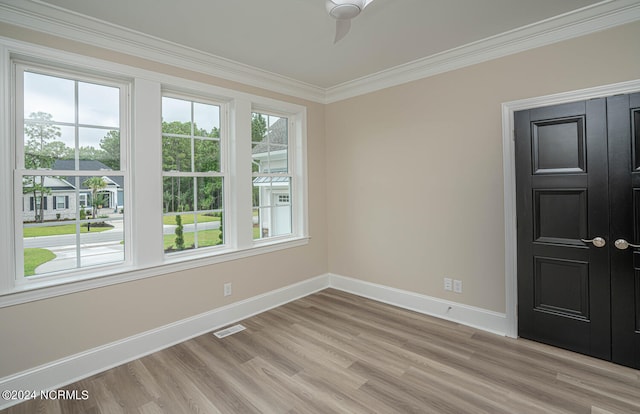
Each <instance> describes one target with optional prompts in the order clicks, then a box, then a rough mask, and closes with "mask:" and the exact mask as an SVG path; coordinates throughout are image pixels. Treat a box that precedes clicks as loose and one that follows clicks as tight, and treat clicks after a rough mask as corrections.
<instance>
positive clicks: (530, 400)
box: [0, 289, 640, 414]
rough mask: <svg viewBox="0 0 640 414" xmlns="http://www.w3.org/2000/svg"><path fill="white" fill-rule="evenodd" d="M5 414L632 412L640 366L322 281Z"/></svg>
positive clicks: (639, 400) (637, 407)
mask: <svg viewBox="0 0 640 414" xmlns="http://www.w3.org/2000/svg"><path fill="white" fill-rule="evenodd" d="M242 324H243V325H244V326H245V327H246V328H247V329H246V330H244V331H242V332H239V333H236V334H234V335H231V336H229V337H226V338H223V339H219V338H217V337H215V336H214V335H212V334H211V333H208V334H205V335H201V336H199V337H196V338H193V339H191V340H189V341H186V342H183V343H181V344H178V345H175V346H172V347H170V348H167V349H164V350H162V351H159V352H156V353H154V354H151V355H148V356H146V357H143V358H140V359H138V360H135V361H132V362H129V363H127V364H124V365H122V366H119V367H116V368H113V369H111V370H108V371H105V372H103V373H100V374H97V375H94V376H92V377H89V378H86V379H84V380H82V381H79V382H77V383H74V384H70V385H69V386H67V387H65V389H67V390H78V391H82V390H86V391H87V392H88V393H89V399H87V400H40V399H36V400H31V401H26V402H24V403H22V404H19V405H16V406H13V407H11V408H9V409H6V410H4V411H1V412H0V413H1V414H15V413H29V414H33V413H42V414H70V413H85V414H106V413H110V414H111V413H114V414H115V413H118V414H120V413H136V414H175V413H198V414H201V413H224V414H227V413H233V414H235V413H269V414H271V413H274V414H280V413H291V414H293V413H301V414H315V413H320V414H325V413H349V414H358V413H366V414H371V413H376V414H393V413H433V414H447V413H451V414H464V413H474V414H483V413H484V414H511V413H517V414H530V413H535V414H538V413H540V414H542V413H545V414H569V413H570V414H576V413H584V414H632V413H640V371H638V370H633V369H630V368H626V367H621V366H618V365H614V364H611V363H608V362H606V361H601V360H596V359H593V358H590V357H587V356H584V355H578V354H574V353H572V352H569V351H566V350H561V349H556V348H553V347H550V346H548V345H544V344H539V343H535V342H531V341H527V340H522V339H511V338H504V337H500V336H498V335H493V334H490V333H487V332H482V331H478V330H476V329H473V328H470V327H466V326H462V325H458V324H456V323H453V322H450V321H445V320H441V319H437V318H433V317H429V316H425V315H422V314H419V313H416V312H411V311H408V310H403V309H399V308H395V307H393V306H389V305H386V304H383V303H379V302H375V301H372V300H369V299H366V298H363V297H358V296H354V295H352V294H349V293H345V292H340V291H336V290H333V289H326V290H324V291H321V292H318V293H316V294H313V295H310V296H307V297H305V298H302V299H299V300H296V301H294V302H291V303H288V304H286V305H283V306H281V307H278V308H276V309H272V310H270V311H267V312H264V313H262V314H259V315H256V316H254V317H251V318H249V319H247V320H245V321H242Z"/></svg>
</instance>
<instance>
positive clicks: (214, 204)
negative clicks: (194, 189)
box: [197, 177, 223, 211]
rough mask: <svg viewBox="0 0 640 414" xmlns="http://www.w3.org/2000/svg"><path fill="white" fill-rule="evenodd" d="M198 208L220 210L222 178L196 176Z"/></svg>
mask: <svg viewBox="0 0 640 414" xmlns="http://www.w3.org/2000/svg"><path fill="white" fill-rule="evenodd" d="M197 184H198V210H199V211H203V210H222V206H223V203H222V178H221V177H198V178H197Z"/></svg>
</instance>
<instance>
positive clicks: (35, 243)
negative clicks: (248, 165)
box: [24, 221, 220, 248]
mask: <svg viewBox="0 0 640 414" xmlns="http://www.w3.org/2000/svg"><path fill="white" fill-rule="evenodd" d="M112 224H113V225H114V228H113V229H111V230H106V231H101V232H89V233H82V234H81V235H80V242H81V243H82V244H94V243H107V242H120V241H122V240H123V232H122V225H123V223H122V221H114V222H113V223H112ZM219 228H220V222H219V221H210V222H207V223H199V224H198V229H200V230H208V229H219ZM194 230H195V225H193V224H185V225H184V232H185V233H190V232H193V231H194ZM175 231H176V226H171V225H168V226H163V234H175ZM75 244H76V235H75V234H64V235H61V236H41V237H27V238H25V239H24V247H40V248H51V247H53V248H55V247H61V246H69V245H75Z"/></svg>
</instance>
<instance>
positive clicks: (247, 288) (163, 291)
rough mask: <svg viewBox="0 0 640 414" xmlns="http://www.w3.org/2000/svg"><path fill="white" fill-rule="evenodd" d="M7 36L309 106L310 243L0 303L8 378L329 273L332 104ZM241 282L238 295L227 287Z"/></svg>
mask: <svg viewBox="0 0 640 414" xmlns="http://www.w3.org/2000/svg"><path fill="white" fill-rule="evenodd" d="M0 36H5V37H11V38H15V39H19V40H25V41H29V42H32V43H39V44H43V45H47V46H52V47H56V48H60V49H64V50H69V51H73V52H77V53H83V54H86V55H89V56H94V57H98V58H102V59H107V60H112V61H116V62H119V63H124V64H128V65H131V66H138V67H142V68H145V69H150V70H154V71H156V72H164V73H168V74H171V75H175V76H181V77H184V78H188V79H192V80H197V81H200V82H205V83H210V84H214V85H217V86H222V87H227V88H233V89H236V90H239V91H243V92H249V93H253V94H257V95H263V96H268V97H270V98H274V99H280V100H284V101H288V102H293V103H297V104H301V105H306V106H307V123H308V130H307V146H308V170H309V227H310V235H311V237H312V239H311V241H310V243H309V244H308V245H307V246H304V247H298V248H294V249H288V250H283V251H279V252H275V253H270V254H264V255H259V256H254V257H251V258H248V259H243V260H235V261H230V262H226V263H222V264H219V265H215V266H207V267H202V268H198V269H194V270H190V271H185V272H180V273H176V274H169V275H165V276H158V277H153V278H148V279H144V280H139V281H135V282H129V283H123V284H119V285H114V286H109V287H104V288H100V289H94V290H90V291H85V292H80V293H75V294H70V295H66V296H61V297H56V298H52V299H47V300H41V301H37V302H32V303H27V304H22V305H18V306H11V307H7V308H1V309H0V332H1V333H0V378H2V377H4V376H7V375H10V374H14V373H17V372H20V371H23V370H25V369H28V368H31V367H35V366H38V365H41V364H44V363H46V362H50V361H53V360H56V359H59V358H62V357H65V356H68V355H73V354H75V353H78V352H81V351H84V350H87V349H90V348H94V347H96V346H100V345H103V344H106V343H109V342H112V341H115V340H118V339H122V338H126V337H128V336H131V335H134V334H137V333H140V332H144V331H147V330H150V329H153V328H157V327H160V326H163V325H166V324H168V323H171V322H174V321H178V320H181V319H184V318H187V317H190V316H193V315H197V314H199V313H202V312H206V311H209V310H212V309H215V308H218V307H220V306H223V305H227V304H229V303H232V302H233V301H239V300H242V299H246V298H249V297H252V296H256V295H259V294H262V293H265V292H268V291H271V290H274V289H278V288H281V287H283V286H287V285H291V284H293V283H296V282H299V281H302V280H305V279H309V278H311V277H314V276H318V275H321V274H324V273H326V272H327V237H326V233H327V224H326V213H325V165H326V162H325V143H324V136H325V133H324V128H325V120H324V106H323V105H320V104H315V103H312V102H306V101H302V100H300V99H294V98H291V97H286V96H282V95H278V94H274V93H269V92H266V91H264V90H260V89H258V88H253V87H247V86H244V85H240V84H237V83H234V82H228V81H223V80H221V79H217V78H214V77H210V76H205V75H202V74H198V73H193V72H189V71H186V70H181V69H176V68H172V67H168V66H163V65H158V64H156V63H153V62H149V61H145V60H142V59H139V58H134V57H130V56H125V55H122V54H118V53H113V52H108V51H104V50H100V49H96V48H92V47H89V46H86V45H81V44H78V43H73V42H67V41H63V40H60V39H56V38H53V37H50V36H41V35H39V34H36V33H34V32H30V31H28V30H23V29H18V28H15V27H12V26H8V25H3V24H0ZM225 282H232V283H233V296H232V297H230V298H223V296H222V291H223V290H222V286H223V283H225Z"/></svg>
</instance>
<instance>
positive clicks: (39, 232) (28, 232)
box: [23, 224, 113, 237]
mask: <svg viewBox="0 0 640 414" xmlns="http://www.w3.org/2000/svg"><path fill="white" fill-rule="evenodd" d="M112 228H113V227H95V226H91V232H92V233H95V232H101V231H107V230H111V229H112ZM75 232H76V225H75V224H65V225H62V226H45V227H25V228H24V229H23V234H24V237H38V236H59V235H61V234H75ZM80 233H87V225H86V224H83V225H81V226H80Z"/></svg>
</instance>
